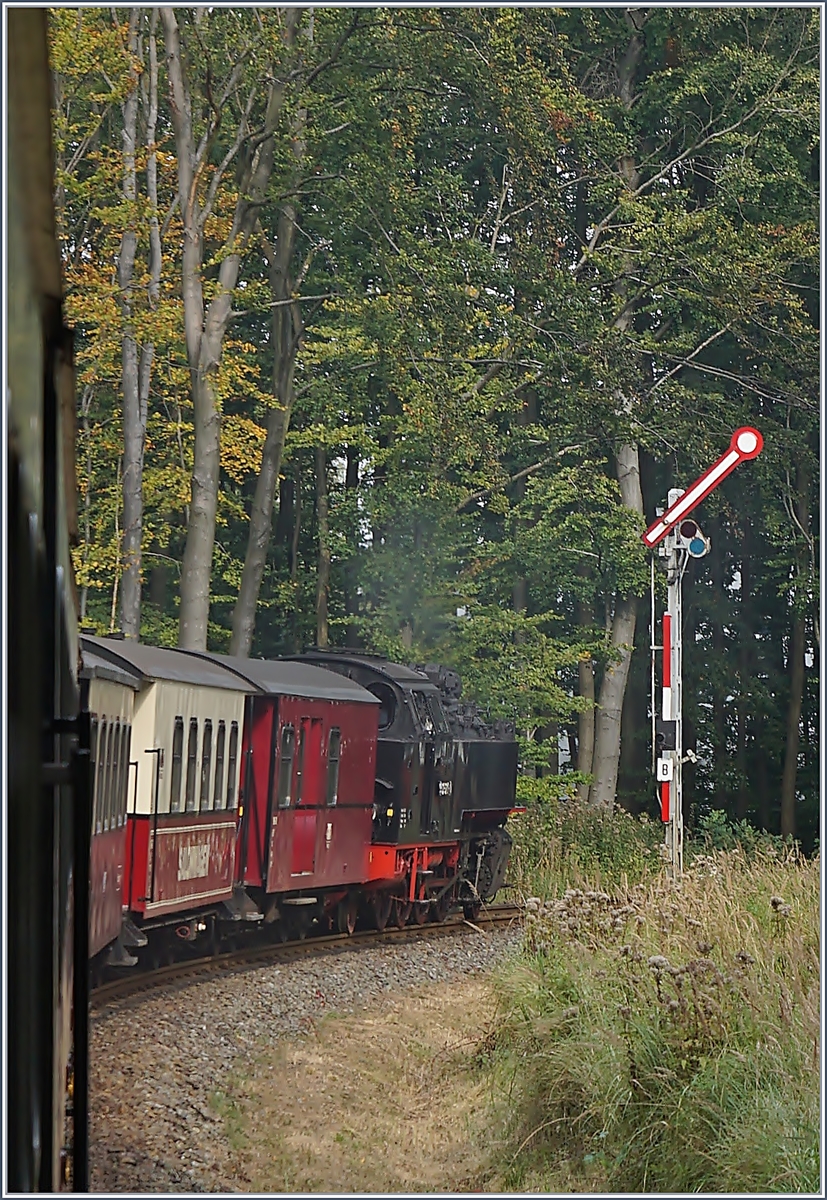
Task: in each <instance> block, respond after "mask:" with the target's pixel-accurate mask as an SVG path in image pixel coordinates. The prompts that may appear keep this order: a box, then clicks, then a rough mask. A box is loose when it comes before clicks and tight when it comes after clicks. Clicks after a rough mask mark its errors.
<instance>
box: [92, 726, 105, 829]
mask: <svg viewBox="0 0 827 1200" xmlns="http://www.w3.org/2000/svg"><path fill="white" fill-rule="evenodd" d="M99 733H100V740H99V739H98V734H99ZM105 750H106V721H101V725H100V730H98V722H97V719H96V720H94V721H93V722H92V766H93V768H94V772H95V775H94V779H95V793H94V798H93V800H92V813H93V822H94V830H95V833H100V831H101V798H102V796H103V755H104V751H105Z"/></svg>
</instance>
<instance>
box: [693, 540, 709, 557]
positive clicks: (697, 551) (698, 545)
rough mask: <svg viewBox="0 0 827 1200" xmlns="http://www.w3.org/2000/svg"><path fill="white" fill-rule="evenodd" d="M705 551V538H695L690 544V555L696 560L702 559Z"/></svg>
mask: <svg viewBox="0 0 827 1200" xmlns="http://www.w3.org/2000/svg"><path fill="white" fill-rule="evenodd" d="M705 550H706V542H705V541H704V540H703V538H699V537H693V539H692V541H691V542H690V543H689V553H690V554H691V555H692V556H693V557H694V558H700V557H701V555H702V554H703V553H704V551H705Z"/></svg>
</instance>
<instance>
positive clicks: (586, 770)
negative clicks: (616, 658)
mask: <svg viewBox="0 0 827 1200" xmlns="http://www.w3.org/2000/svg"><path fill="white" fill-rule="evenodd" d="M580 573H581V574H586V573H587V568H581V572H580ZM577 624H578V626H579V627H580V628H581V629H588V628H590V627H591V626H592V625H593V624H594V612H593V611H592V607H591V605H590V604H589V602H588V601H587V600H583V599H579V600H578V601H577ZM577 684H578V692H579V694H580V697H581V699H583V700H588V701H589V707H588V708H587V709H586V711H585V712H580V713H578V714H577V770H578V771H582V772H583V774H584V775H591V773H592V767H593V759H594V662H593V661H592V659H591V658H581V659H580V661H579V662H578V664H577ZM590 791H591V785H590V784H588V783H579V784H578V785H577V798H578V799H579V800H581V801H582V802H583V803H584V804H587V803H588V800H589V793H590Z"/></svg>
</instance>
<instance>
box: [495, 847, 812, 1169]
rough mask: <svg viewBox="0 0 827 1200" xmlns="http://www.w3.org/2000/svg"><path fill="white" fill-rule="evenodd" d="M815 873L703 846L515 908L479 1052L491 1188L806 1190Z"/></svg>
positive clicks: (788, 860) (793, 863) (767, 854)
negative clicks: (516, 951)
mask: <svg viewBox="0 0 827 1200" xmlns="http://www.w3.org/2000/svg"><path fill="white" fill-rule="evenodd" d="M819 870H820V864H819V861H818V859H816V860H814V861H813V860H810V861H808V860H806V859H804V858H803V857H801V856H800V855H799V854H798V853H797V852H796V851H795V850H794V849H791V848H787V849H784V850H780V851H779V850H778V849H776V848H774V847H771V848H769V849H767V850H763V849H758V850H753V851H752V853H751V854H750V855H749V857H748V856H747V855H746V854H745V853H744V852H743V851H742V850H741V849H734V850H728V851H723V850H716V851H711V852H710V853H708V854H706V855H703V854H696V856H695V858H694V861H693V862H692V864H691V866H689V867H688V868H687V869H686V871H685V872H684V876H683V880H682V882H681V884H680V886H679V887H677V888H676V887H675V886H674V885H673V884H671V883H669V882H668V881H667V880H666V879H665V878H664V877H663V876H662V875H659V876H658V877H657V878H650V879H648V880H644V881H642V882H639V883H636V884H633V885H631V886H626V887H614V888H609V887H607V888H606V889H605V890H604V889H601V888H599V887H591V888H588V887H570V888H568V889H566V890H565V892H564V894H563V895H562V896H560V897H559V898H557V899H552V900H547V901H544V902H543V901H540V900H537V899H534V900H531V901H529V908H530V911H529V913H528V916H527V927H526V939H525V948H524V952H523V955H522V957H521V958H520V959H518V960H517V961H516V962H514V963H512V964H511V965H510V966H508V967H506V968H504V970H503V973H502V975H501V977H500V979H499V988H500V1010H499V1016H498V1018H497V1022H496V1025H495V1028H494V1030H493V1032H492V1035H491V1037H490V1038H489V1039H488V1042H487V1044H486V1048H487V1050H488V1051H489V1054H490V1055H491V1059H490V1061H491V1062H493V1069H494V1072H495V1079H496V1080H497V1081H498V1084H499V1086H498V1088H497V1094H498V1095H499V1096H501V1097H503V1099H502V1101H501V1102H502V1105H503V1120H504V1122H505V1127H506V1130H507V1133H506V1147H507V1148H506V1151H505V1152H504V1159H503V1162H502V1183H503V1187H504V1188H505V1189H508V1190H525V1189H526V1188H527V1187H532V1188H533V1189H535V1190H536V1189H539V1190H541V1191H555V1190H560V1187H561V1181H562V1186H563V1187H564V1190H569V1191H576V1190H596V1191H618V1192H619V1191H623V1192H626V1191H631V1192H636V1191H640V1192H658V1191H669V1192H807V1191H816V1192H817V1191H818V1187H819V1079H820V1072H819ZM506 1097H507V1098H506Z"/></svg>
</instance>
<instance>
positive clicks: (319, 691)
mask: <svg viewBox="0 0 827 1200" xmlns="http://www.w3.org/2000/svg"><path fill="white" fill-rule="evenodd" d="M192 653H193V654H197V655H198V656H199V657H203V658H209V659H211V660H213V661H214V662H216V663H220V664H221V666H222V667H225V668H226V669H227V670H228V671H233V672H235V673H236V674H237V675H238V676H240V677H241V678H242V679H245V680H246V681H247V682H248V683H250V684H252V685H253V687H255V688H256V689H258V690H259V691H262V692H267V693H268V694H269V695H272V696H299V697H301V698H303V699H305V700H340V701H341V700H345V701H347V702H349V703H350V704H378V703H379V701H378V700H377V699H376V697H375V696H374V695H372V694H371V693H370V692H368V691H367V690H366V689H365V688H363V687H362V686H361V684H358V683H355V682H354V681H353V680H352V679H347V678H346V677H343V676H342V675H338V674H337V673H336V672H335V671H325V670H323V669H322V668H321V667H312V666H310V665H309V663H303V662H286V661H284V660H283V659H265V658H231V657H229V656H227V655H225V654H207V653H206V651H204V652H201V651H192Z"/></svg>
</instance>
